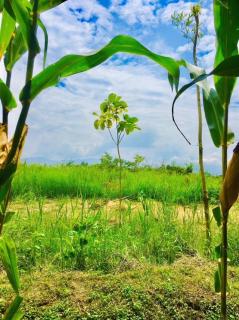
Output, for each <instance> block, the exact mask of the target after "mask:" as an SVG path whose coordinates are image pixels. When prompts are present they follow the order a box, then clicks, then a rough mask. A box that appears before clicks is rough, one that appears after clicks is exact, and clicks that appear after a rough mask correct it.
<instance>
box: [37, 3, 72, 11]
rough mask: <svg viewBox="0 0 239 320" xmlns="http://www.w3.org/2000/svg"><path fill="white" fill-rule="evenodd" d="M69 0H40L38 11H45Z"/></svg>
mask: <svg viewBox="0 0 239 320" xmlns="http://www.w3.org/2000/svg"><path fill="white" fill-rule="evenodd" d="M65 1H67V0H39V5H38V12H39V13H41V12H44V11H47V10H50V9H53V8H54V7H57V6H59V5H60V4H62V3H64V2H65Z"/></svg>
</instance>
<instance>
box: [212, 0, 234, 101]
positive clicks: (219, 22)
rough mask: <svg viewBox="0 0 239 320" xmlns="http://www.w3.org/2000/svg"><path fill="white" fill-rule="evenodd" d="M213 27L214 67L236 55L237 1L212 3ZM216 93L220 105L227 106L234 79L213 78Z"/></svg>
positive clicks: (216, 1) (217, 0) (229, 0)
mask: <svg viewBox="0 0 239 320" xmlns="http://www.w3.org/2000/svg"><path fill="white" fill-rule="evenodd" d="M214 25H215V31H216V37H217V51H216V56H215V65H216V66H217V65H219V64H220V63H221V62H222V61H223V60H225V59H227V58H230V57H231V56H234V55H237V54H238V48H237V45H238V40H239V5H238V1H237V0H228V1H226V3H225V4H224V3H223V2H222V1H219V0H215V1H214ZM214 80H215V86H216V90H217V93H218V95H219V97H220V99H221V102H222V104H229V103H230V99H231V95H232V92H233V88H234V85H235V82H236V79H235V78H224V77H220V76H218V75H216V76H215V77H214Z"/></svg>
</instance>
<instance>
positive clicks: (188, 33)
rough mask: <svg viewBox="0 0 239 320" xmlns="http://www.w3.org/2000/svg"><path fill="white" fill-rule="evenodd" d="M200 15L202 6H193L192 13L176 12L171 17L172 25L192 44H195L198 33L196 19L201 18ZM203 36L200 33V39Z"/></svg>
mask: <svg viewBox="0 0 239 320" xmlns="http://www.w3.org/2000/svg"><path fill="white" fill-rule="evenodd" d="M200 14H201V6H200V5H194V6H192V8H191V11H190V12H189V13H185V12H177V11H174V13H173V14H172V16H171V19H172V24H173V25H174V26H175V27H177V28H178V29H179V30H180V31H181V33H182V35H183V36H184V38H186V39H188V40H190V41H191V42H194V41H195V33H196V22H195V18H194V17H195V16H199V15H200ZM200 28H201V26H199V29H200ZM202 35H203V34H202V32H200V31H199V34H198V37H199V39H200V38H201V37H202Z"/></svg>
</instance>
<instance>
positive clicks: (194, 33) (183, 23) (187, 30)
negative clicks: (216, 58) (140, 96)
mask: <svg viewBox="0 0 239 320" xmlns="http://www.w3.org/2000/svg"><path fill="white" fill-rule="evenodd" d="M200 14H201V6H200V5H194V6H192V7H191V11H190V12H189V13H184V12H179V13H177V12H174V14H173V15H172V23H173V25H175V26H176V27H177V28H178V29H179V30H180V31H181V33H182V34H183V36H184V38H186V39H187V40H188V41H190V42H191V43H192V44H193V63H194V65H195V66H198V54H197V50H198V48H197V47H198V42H199V40H200V38H201V37H202V32H201V31H200ZM196 97H197V111H198V162H199V170H200V175H201V184H202V198H203V205H204V216H205V225H206V240H207V242H206V251H207V253H208V254H209V253H210V251H211V230H210V214H209V198H208V190H207V183H206V176H205V169H204V159H203V137H202V132H203V126H202V102H201V89H200V87H199V86H197V87H196Z"/></svg>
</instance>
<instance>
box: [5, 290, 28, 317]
mask: <svg viewBox="0 0 239 320" xmlns="http://www.w3.org/2000/svg"><path fill="white" fill-rule="evenodd" d="M22 300H23V298H22V297H20V296H18V295H17V296H16V298H15V299H14V300H13V302H12V303H11V304H10V306H9V308H8V309H7V312H6V314H5V316H4V317H3V320H21V319H22V318H23V316H24V315H23V313H22V312H21V311H20V310H19V308H20V305H21V303H22Z"/></svg>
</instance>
